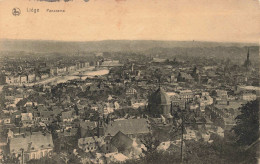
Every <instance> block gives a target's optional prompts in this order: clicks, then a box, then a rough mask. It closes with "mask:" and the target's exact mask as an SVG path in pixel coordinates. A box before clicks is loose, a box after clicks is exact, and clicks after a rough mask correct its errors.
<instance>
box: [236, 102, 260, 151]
mask: <svg viewBox="0 0 260 164" xmlns="http://www.w3.org/2000/svg"><path fill="white" fill-rule="evenodd" d="M240 110H241V114H240V115H238V116H237V117H236V126H234V128H233V130H234V132H235V134H236V135H237V137H238V140H237V142H238V143H239V144H240V145H242V146H245V145H250V144H251V143H253V142H254V141H256V140H257V139H258V138H259V100H258V99H257V100H254V101H251V102H248V103H247V104H245V105H244V106H242V107H241V108H240Z"/></svg>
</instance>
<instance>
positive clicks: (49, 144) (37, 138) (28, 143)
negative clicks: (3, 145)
mask: <svg viewBox="0 0 260 164" xmlns="http://www.w3.org/2000/svg"><path fill="white" fill-rule="evenodd" d="M46 148H53V141H52V136H51V134H48V133H47V134H45V135H43V134H42V133H41V132H36V133H33V134H32V135H28V136H25V137H22V136H21V137H17V138H11V140H10V152H11V153H17V152H21V149H24V151H34V150H40V149H46Z"/></svg>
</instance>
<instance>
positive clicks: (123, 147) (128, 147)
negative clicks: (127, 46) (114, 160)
mask: <svg viewBox="0 0 260 164" xmlns="http://www.w3.org/2000/svg"><path fill="white" fill-rule="evenodd" d="M110 144H111V145H113V146H114V147H115V148H116V149H117V151H118V152H119V153H122V154H124V155H126V156H128V155H129V154H130V152H131V151H132V146H133V140H132V139H131V138H129V137H128V136H127V135H126V134H124V133H122V132H121V131H119V132H117V134H116V135H115V136H113V137H112V138H111V141H110Z"/></svg>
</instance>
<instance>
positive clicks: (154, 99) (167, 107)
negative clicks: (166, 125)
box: [148, 87, 172, 118]
mask: <svg viewBox="0 0 260 164" xmlns="http://www.w3.org/2000/svg"><path fill="white" fill-rule="evenodd" d="M148 110H149V113H150V114H151V115H153V116H154V117H161V116H163V117H165V118H172V115H171V113H172V109H171V101H170V98H169V96H168V95H167V94H166V92H165V91H164V90H163V88H161V87H159V88H158V89H157V90H156V91H155V92H154V93H152V94H151V96H150V98H149V100H148Z"/></svg>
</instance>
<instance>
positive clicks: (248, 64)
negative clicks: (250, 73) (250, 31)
mask: <svg viewBox="0 0 260 164" xmlns="http://www.w3.org/2000/svg"><path fill="white" fill-rule="evenodd" d="M249 55H250V54H249V48H248V50H247V58H246V61H245V63H244V67H245V68H246V69H247V70H248V69H249V68H250V67H251V65H252V63H251V61H250V59H249V57H250V56H249Z"/></svg>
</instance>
